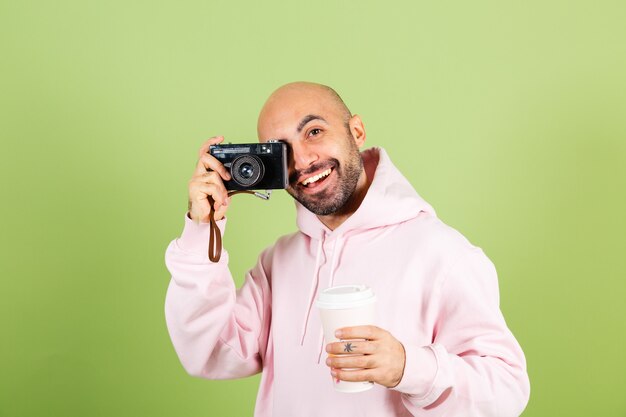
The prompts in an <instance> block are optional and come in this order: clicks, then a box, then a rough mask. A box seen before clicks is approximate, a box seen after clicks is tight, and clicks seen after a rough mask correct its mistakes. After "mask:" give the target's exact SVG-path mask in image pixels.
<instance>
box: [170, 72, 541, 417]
mask: <svg viewBox="0 0 626 417" xmlns="http://www.w3.org/2000/svg"><path fill="white" fill-rule="evenodd" d="M257 130H258V137H259V140H260V141H261V142H266V141H268V140H280V141H282V142H284V143H286V144H287V146H288V149H289V186H288V188H287V191H288V192H289V194H291V195H292V196H293V197H294V199H295V200H296V212H297V224H298V228H299V231H298V232H296V233H294V234H291V235H288V236H283V237H281V238H280V239H278V240H277V242H276V243H275V244H274V245H273V246H272V247H270V248H268V249H266V250H265V251H263V253H261V254H260V256H259V260H258V262H257V264H256V266H254V267H253V268H252V269H251V270H250V271H249V272H248V274H247V276H246V280H245V283H244V285H243V286H242V287H241V288H240V289H239V290H236V288H235V286H234V283H233V280H232V277H231V275H230V272H229V269H228V262H229V256H228V253H226V252H225V251H223V253H222V259H221V260H220V261H219V262H217V263H212V262H210V261H209V260H208V259H207V245H208V240H209V225H208V222H209V213H210V205H209V204H210V203H209V197H210V198H211V199H212V200H213V201H214V203H213V204H214V207H213V208H214V210H215V219H216V220H218V222H217V223H218V226H219V228H220V230H221V232H222V233H223V232H224V228H225V222H226V219H225V218H224V217H225V214H226V212H227V210H228V207H229V206H230V204H231V201H230V199H229V197H228V195H227V191H226V189H225V187H224V184H223V181H225V180H229V179H230V175H229V173H228V171H227V170H226V169H225V168H224V166H222V165H221V163H220V162H219V161H218V160H217V159H215V158H214V157H212V156H211V155H210V154H209V153H208V150H209V147H210V146H211V145H214V144H218V143H221V142H222V141H223V140H224V138H223V137H214V138H211V139H209V140H208V141H207V142H206V143H205V144H204V145H203V146H202V147H201V148H200V151H199V160H198V164H197V166H196V171H195V173H194V175H193V177H192V179H191V181H190V182H189V211H188V212H187V215H186V216H185V227H184V229H183V233H182V235H181V237H180V238H179V239H176V240H174V241H172V242H171V244H170V245H169V247H168V248H167V252H166V264H167V267H168V269H169V271H170V272H171V274H172V280H171V282H170V286H169V288H168V293H167V299H166V321H167V325H168V329H169V332H170V336H171V338H172V341H173V344H174V347H175V349H176V352H177V354H178V356H179V358H180V360H181V362H182V364H183V366H184V367H185V369H186V370H187V372H189V373H190V374H191V375H194V376H199V377H203V378H209V379H224V378H240V377H244V376H249V375H253V374H255V373H258V372H262V378H261V384H260V387H259V392H258V396H257V402H256V407H255V416H322V415H323V416H342V417H343V416H353V415H372V416H409V415H414V416H421V415H424V416H443V415H445V416H494V417H496V416H497V417H507V416H517V415H519V414H520V413H521V412H522V411H523V409H524V408H525V406H526V403H527V401H528V395H529V382H528V376H527V372H526V364H525V358H524V354H523V352H522V350H521V348H520V346H519V344H518V343H517V341H516V340H515V338H514V337H513V335H512V334H511V332H510V331H509V329H508V328H507V326H506V323H505V321H504V318H503V316H502V313H501V311H500V309H499V295H498V284H497V276H496V273H495V269H494V268H493V265H492V264H491V262H490V261H489V259H488V258H487V257H486V256H485V255H484V253H483V252H482V251H481V250H480V249H479V248H477V247H475V246H472V245H471V244H470V243H469V242H468V241H467V240H466V239H465V238H464V237H463V236H461V235H460V234H459V233H458V232H456V231H455V230H454V229H452V228H450V227H448V226H446V225H445V224H444V223H442V222H441V221H440V220H439V219H438V218H437V217H436V215H435V212H434V210H433V209H432V207H431V206H430V205H429V204H428V203H426V202H425V201H424V200H423V199H422V198H421V197H420V196H419V195H418V194H417V193H416V192H415V190H414V189H413V188H412V186H411V185H410V184H409V183H408V181H407V180H406V179H405V178H404V177H403V176H402V174H401V173H400V172H399V171H398V170H397V169H396V168H395V167H394V165H393V164H392V162H391V160H390V159H389V157H388V155H387V154H386V152H385V151H384V150H383V149H381V148H371V149H368V150H366V151H364V152H360V151H359V149H360V148H361V147H362V146H363V145H364V143H365V139H366V134H365V128H364V125H363V121H362V120H361V118H360V117H359V116H358V115H352V114H351V112H350V111H349V110H348V108H347V107H346V105H345V104H344V102H343V100H342V99H341V98H340V97H339V95H338V94H337V93H336V92H335V91H334V90H333V89H331V88H330V87H327V86H323V85H319V84H314V83H304V82H298V83H291V84H287V85H285V86H282V87H281V88H279V89H278V90H276V91H275V92H274V93H273V94H272V95H271V96H270V97H269V99H268V100H267V102H266V103H265V105H264V106H263V108H262V110H261V112H260V115H259V119H258V125H257ZM355 283H358V284H365V285H367V286H369V287H371V288H372V289H373V290H374V292H375V293H376V295H377V299H378V303H377V323H376V324H377V325H376V326H374V325H371V326H356V327H350V328H343V329H340V330H338V333H337V335H336V336H337V337H338V338H339V339H340V340H363V341H362V342H357V343H351V344H350V346H349V351H350V352H351V355H349V356H346V355H342V353H345V352H346V351H347V350H346V349H347V347H346V343H345V342H338V343H328V344H323V338H322V333H321V332H322V330H321V325H320V320H319V317H318V315H317V314H316V312H315V311H313V310H314V307H313V303H314V300H315V298H316V296H317V294H318V292H319V291H320V290H322V289H324V288H327V287H330V286H335V285H343V284H355ZM329 374H330V375H329ZM330 376H332V378H336V379H339V380H343V381H372V382H374V384H375V385H374V388H373V389H371V390H368V391H366V392H362V393H358V394H356V393H355V394H346V393H341V392H337V391H335V390H334V389H333V386H332V383H331V382H330V378H329V377H330Z"/></svg>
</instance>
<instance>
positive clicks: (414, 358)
mask: <svg viewBox="0 0 626 417" xmlns="http://www.w3.org/2000/svg"><path fill="white" fill-rule="evenodd" d="M403 346H404V352H405V358H406V359H405V364H404V374H403V375H402V379H401V380H400V383H399V384H398V385H396V386H395V387H393V388H391V389H393V390H395V391H399V392H401V393H403V394H407V395H410V396H411V397H412V398H411V402H412V403H414V404H416V405H417V406H419V407H425V406H427V405H429V404H432V403H433V402H435V400H437V398H439V395H440V394H441V392H437V390H435V380H436V379H437V375H438V371H439V361H438V358H437V353H436V347H435V345H430V346H424V347H420V346H410V345H408V344H404V343H403Z"/></svg>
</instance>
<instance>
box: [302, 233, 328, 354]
mask: <svg viewBox="0 0 626 417" xmlns="http://www.w3.org/2000/svg"><path fill="white" fill-rule="evenodd" d="M323 244H324V239H320V240H319V243H318V245H317V255H316V256H315V268H313V279H312V280H311V289H310V291H309V306H308V308H307V310H306V312H305V313H304V325H303V326H302V331H301V334H302V336H301V337H300V346H303V345H304V337H305V336H306V329H307V326H308V324H309V317H310V315H311V309H312V308H313V303H314V302H315V295H316V294H317V288H318V287H319V282H320V269H321V267H322V266H321V263H320V258H321V256H322V246H323Z"/></svg>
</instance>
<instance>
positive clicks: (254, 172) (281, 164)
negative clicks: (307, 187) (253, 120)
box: [209, 140, 289, 191]
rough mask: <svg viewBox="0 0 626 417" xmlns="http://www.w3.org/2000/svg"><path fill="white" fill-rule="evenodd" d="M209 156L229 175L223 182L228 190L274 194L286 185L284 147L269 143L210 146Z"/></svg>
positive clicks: (275, 142)
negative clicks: (264, 191) (274, 191)
mask: <svg viewBox="0 0 626 417" xmlns="http://www.w3.org/2000/svg"><path fill="white" fill-rule="evenodd" d="M209 153H210V154H211V155H213V156H214V157H215V158H217V159H218V160H219V161H220V162H221V163H222V164H223V165H224V166H225V167H226V169H227V170H228V172H229V173H230V176H231V179H230V180H229V181H224V186H225V187H226V189H227V190H229V191H230V190H275V189H284V188H287V186H288V185H289V179H288V177H289V175H288V172H287V145H286V144H285V143H283V142H280V141H275V140H270V141H267V142H265V143H239V144H227V145H211V147H210V148H209Z"/></svg>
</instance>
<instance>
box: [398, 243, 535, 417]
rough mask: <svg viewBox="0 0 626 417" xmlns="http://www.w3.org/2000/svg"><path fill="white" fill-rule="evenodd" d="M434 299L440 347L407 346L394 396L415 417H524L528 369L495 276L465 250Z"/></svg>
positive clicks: (478, 254) (475, 252) (478, 255)
mask: <svg viewBox="0 0 626 417" xmlns="http://www.w3.org/2000/svg"><path fill="white" fill-rule="evenodd" d="M437 292H439V294H433V298H434V300H435V302H434V303H433V306H431V308H435V309H436V310H437V312H436V314H435V317H436V322H435V326H434V329H433V340H434V343H433V344H432V345H430V346H426V347H418V346H414V347H413V346H407V345H405V349H406V364H405V371H404V375H403V378H402V380H401V381H400V383H399V384H398V386H396V387H395V388H394V389H395V390H397V391H400V392H402V393H403V395H402V401H403V403H404V405H405V406H406V407H407V409H408V410H409V411H410V412H411V413H412V414H413V415H414V416H443V415H445V416H459V417H460V416H464V417H467V416H476V417H513V416H519V415H520V414H521V413H522V411H523V410H524V408H525V407H526V404H527V402H528V397H529V392H530V385H529V381H528V375H527V373H526V361H525V358H524V354H523V352H522V349H521V348H520V346H519V344H518V343H517V341H516V340H515V338H514V336H513V334H512V333H511V332H510V330H509V329H508V327H507V325H506V323H505V321H504V317H503V316H502V313H501V311H500V307H499V292H498V282H497V276H496V271H495V268H494V267H493V264H492V263H491V262H490V261H489V259H488V258H487V257H486V256H485V255H484V253H483V252H482V251H481V250H480V249H478V248H475V247H470V248H467V247H466V248H464V249H463V250H462V251H461V253H460V254H459V255H458V257H457V258H456V259H455V260H454V261H453V265H452V266H451V267H450V269H449V270H448V273H447V274H446V275H445V276H444V277H443V282H442V284H441V286H440V287H439V290H438V291H437Z"/></svg>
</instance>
